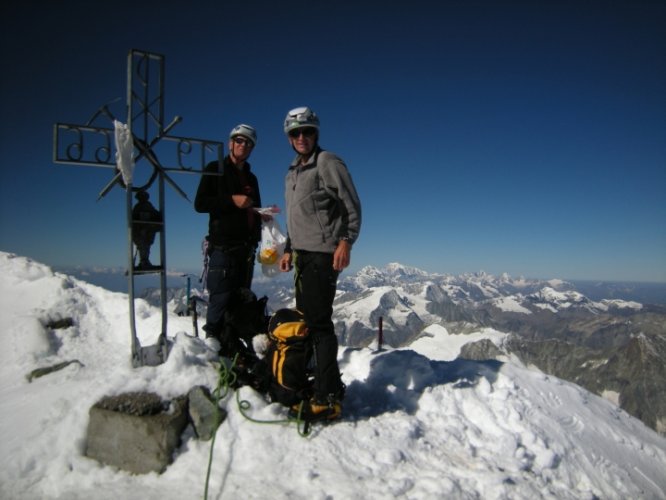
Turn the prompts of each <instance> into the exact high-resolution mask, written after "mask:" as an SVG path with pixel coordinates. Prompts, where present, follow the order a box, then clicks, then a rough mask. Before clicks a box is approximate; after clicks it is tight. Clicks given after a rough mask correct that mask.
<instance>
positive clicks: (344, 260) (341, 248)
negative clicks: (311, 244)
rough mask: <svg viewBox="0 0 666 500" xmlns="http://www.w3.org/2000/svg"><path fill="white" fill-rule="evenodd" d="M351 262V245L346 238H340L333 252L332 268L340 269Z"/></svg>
mask: <svg viewBox="0 0 666 500" xmlns="http://www.w3.org/2000/svg"><path fill="white" fill-rule="evenodd" d="M350 262H351V245H350V244H349V242H348V241H347V240H341V241H340V242H339V243H338V247H337V248H336V249H335V253H334V254H333V269H335V270H336V271H342V270H343V269H344V268H345V267H347V266H348V265H349V263H350Z"/></svg>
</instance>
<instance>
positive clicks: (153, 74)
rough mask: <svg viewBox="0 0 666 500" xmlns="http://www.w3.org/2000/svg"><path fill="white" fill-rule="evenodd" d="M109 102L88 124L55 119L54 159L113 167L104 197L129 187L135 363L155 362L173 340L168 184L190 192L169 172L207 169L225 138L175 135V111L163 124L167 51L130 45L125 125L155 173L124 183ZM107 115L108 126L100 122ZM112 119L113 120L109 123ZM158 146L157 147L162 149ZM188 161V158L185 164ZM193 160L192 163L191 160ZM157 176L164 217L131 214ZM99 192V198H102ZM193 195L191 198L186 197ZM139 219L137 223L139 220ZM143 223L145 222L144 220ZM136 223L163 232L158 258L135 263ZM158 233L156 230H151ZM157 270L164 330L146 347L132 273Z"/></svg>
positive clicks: (140, 158)
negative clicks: (169, 308) (141, 336)
mask: <svg viewBox="0 0 666 500" xmlns="http://www.w3.org/2000/svg"><path fill="white" fill-rule="evenodd" d="M109 104H111V103H107V104H104V105H103V106H102V107H101V108H99V109H98V110H97V111H96V112H95V113H94V114H93V115H92V117H91V118H90V119H89V120H88V122H86V123H85V124H84V125H74V124H69V123H56V124H55V126H54V131H53V161H54V163H64V164H70V165H84V166H90V167H104V168H110V169H113V170H114V176H113V178H112V179H111V181H110V182H109V183H108V184H107V185H106V186H105V187H104V188H103V189H102V191H101V192H100V193H99V198H102V197H104V196H105V195H106V194H107V193H108V192H109V191H110V190H111V189H112V188H113V187H114V186H115V185H117V184H118V185H120V186H122V187H124V188H125V190H126V194H127V235H128V272H127V275H128V277H129V279H128V286H129V316H130V330H131V335H132V339H131V342H132V364H133V366H135V367H138V366H146V365H148V366H156V365H159V364H161V363H163V362H164V361H166V359H167V356H168V353H169V344H168V341H167V337H166V329H167V328H166V327H167V311H166V236H165V220H166V218H165V203H164V185H165V182H166V183H168V184H169V185H170V186H171V187H172V188H173V189H174V190H175V191H176V192H177V193H178V194H179V195H181V196H182V197H184V198H185V199H188V198H187V195H186V194H185V192H183V190H182V189H180V188H179V187H178V185H177V184H176V183H175V182H174V181H173V179H171V177H170V176H169V172H178V173H190V174H203V170H204V167H205V166H206V164H207V163H208V162H209V161H211V160H217V161H218V162H220V161H222V156H223V149H224V145H223V143H222V142H218V141H211V140H204V139H195V138H191V137H177V136H172V135H169V133H170V132H171V130H172V129H173V128H174V127H175V126H176V125H177V124H178V123H180V121H181V120H182V118H181V117H180V116H176V117H175V118H174V119H173V120H172V121H171V122H170V123H169V124H168V125H167V126H166V127H165V126H164V56H162V55H159V54H151V53H148V52H143V51H140V50H135V49H132V50H130V52H129V55H128V58H127V127H128V129H129V130H130V131H131V135H132V141H133V144H134V160H135V164H136V167H137V170H138V168H139V166H140V165H141V164H142V163H144V164H145V163H147V164H148V165H149V166H150V167H152V173H151V175H150V176H149V177H148V179H147V181H146V182H145V183H144V184H141V185H138V186H137V185H134V184H133V182H131V181H130V182H127V183H125V182H124V180H123V176H122V175H121V172H120V169H119V168H118V165H117V162H116V156H115V155H114V154H113V147H112V146H113V144H114V140H115V139H114V138H115V135H114V134H115V129H114V127H113V122H114V120H115V117H114V115H113V113H112V112H111V111H110V109H109ZM99 120H106V122H107V124H106V126H100V125H96V123H97V122H98V121H99ZM109 124H110V125H111V126H110V127H109ZM158 148H159V150H158ZM158 153H159V154H160V155H162V157H163V158H164V157H165V154H163V153H166V156H168V157H169V158H170V159H171V161H174V159H175V164H172V165H170V166H168V165H164V164H163V163H162V161H161V160H160V158H159V156H158ZM187 162H190V164H189V165H188V164H186V163H187ZM192 162H194V163H192ZM155 181H157V186H158V201H159V213H160V216H161V221H159V222H155V221H137V220H136V219H134V217H133V215H132V208H133V207H132V194H133V193H138V192H140V191H144V192H147V190H148V189H149V188H150V187H151V186H152V185H153V183H155ZM99 198H98V199H99ZM188 201H189V199H188ZM137 224H138V226H137ZM141 224H144V225H145V226H141ZM133 226H134V228H136V227H139V228H141V227H148V226H150V227H151V228H152V231H153V235H154V234H155V233H157V232H159V235H160V239H159V241H160V264H159V265H156V266H137V265H135V256H134V252H133V238H132V235H133ZM153 237H154V236H153ZM147 273H157V274H159V276H160V302H161V311H162V332H161V333H160V336H159V338H158V341H157V343H156V344H155V345H151V346H145V347H142V346H141V343H140V341H139V339H138V337H137V333H136V321H135V313H134V277H135V276H136V275H139V274H147Z"/></svg>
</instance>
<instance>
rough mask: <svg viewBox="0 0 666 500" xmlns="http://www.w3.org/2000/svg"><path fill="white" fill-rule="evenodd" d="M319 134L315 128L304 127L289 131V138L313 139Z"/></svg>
mask: <svg viewBox="0 0 666 500" xmlns="http://www.w3.org/2000/svg"><path fill="white" fill-rule="evenodd" d="M316 133H317V129H316V128H314V127H303V128H297V129H294V130H290V131H289V137H291V138H292V139H296V138H297V137H298V136H299V135H302V136H303V137H313V136H314V135H315V134H316Z"/></svg>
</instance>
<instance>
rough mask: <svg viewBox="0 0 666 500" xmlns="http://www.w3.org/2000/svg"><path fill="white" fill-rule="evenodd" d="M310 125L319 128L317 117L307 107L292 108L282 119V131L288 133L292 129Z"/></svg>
mask: <svg viewBox="0 0 666 500" xmlns="http://www.w3.org/2000/svg"><path fill="white" fill-rule="evenodd" d="M303 127H312V128H316V129H317V130H319V118H318V117H317V115H316V114H315V113H314V111H312V110H311V109H310V108H308V107H305V106H304V107H300V108H294V109H292V110H291V111H289V113H287V116H286V117H285V119H284V133H285V134H288V133H289V132H291V131H292V130H294V129H297V128H303Z"/></svg>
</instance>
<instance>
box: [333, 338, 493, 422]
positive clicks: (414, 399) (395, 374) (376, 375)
mask: <svg viewBox="0 0 666 500" xmlns="http://www.w3.org/2000/svg"><path fill="white" fill-rule="evenodd" d="M354 350H355V349H347V351H346V352H345V354H344V358H343V361H342V363H341V365H342V366H341V370H342V371H343V372H344V364H345V361H347V360H348V357H349V356H350V354H351V352H352V351H354ZM501 366H502V362H500V361H496V360H485V361H474V360H469V359H462V358H458V359H455V360H453V361H433V360H430V359H428V358H427V357H425V356H423V355H421V354H418V353H416V352H414V351H412V350H400V351H391V352H388V353H386V354H381V355H378V356H376V357H375V358H374V359H373V361H372V363H371V364H370V374H369V375H368V378H367V379H366V380H364V381H358V380H355V381H354V382H352V383H351V384H350V385H349V386H348V387H347V392H346V396H345V413H347V415H348V417H350V418H351V419H352V420H358V419H363V418H370V417H376V416H378V415H381V414H383V413H391V412H395V411H404V412H406V413H408V414H410V415H413V414H415V413H416V410H417V409H418V401H419V398H420V397H421V394H422V393H423V391H424V390H425V389H427V388H428V387H435V386H438V385H444V384H453V387H456V388H466V387H473V386H475V385H477V384H478V382H479V380H480V379H481V378H482V377H483V378H485V379H486V380H487V381H488V382H489V383H491V384H492V383H494V382H495V380H496V379H497V373H498V372H499V369H500V367H501Z"/></svg>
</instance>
